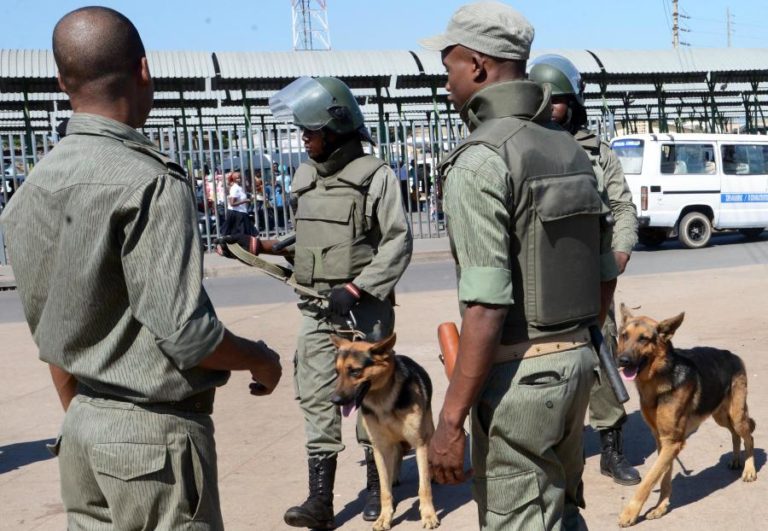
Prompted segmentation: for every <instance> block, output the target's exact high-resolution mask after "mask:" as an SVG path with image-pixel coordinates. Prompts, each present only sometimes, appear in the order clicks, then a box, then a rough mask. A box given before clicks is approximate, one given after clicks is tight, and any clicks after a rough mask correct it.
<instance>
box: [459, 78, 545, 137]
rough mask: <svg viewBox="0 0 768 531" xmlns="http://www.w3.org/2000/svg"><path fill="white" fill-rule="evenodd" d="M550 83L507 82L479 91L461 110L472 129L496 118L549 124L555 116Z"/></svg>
mask: <svg viewBox="0 0 768 531" xmlns="http://www.w3.org/2000/svg"><path fill="white" fill-rule="evenodd" d="M550 93H551V89H550V88H549V85H544V86H543V87H542V86H541V85H538V84H536V83H534V82H532V81H504V82H502V83H494V84H493V85H488V86H487V87H485V88H483V89H481V90H479V91H478V92H476V93H475V94H474V95H473V96H472V97H471V98H470V99H469V101H467V103H465V104H464V107H463V108H462V109H461V113H460V114H461V118H462V120H464V123H466V124H467V126H468V127H469V130H470V131H473V130H475V129H476V128H477V127H478V126H479V125H480V124H481V123H483V122H485V121H488V120H492V119H494V118H507V117H515V118H521V119H523V120H528V121H531V122H537V123H547V122H549V119H550V117H551V115H552V110H551V108H550V104H549V96H550Z"/></svg>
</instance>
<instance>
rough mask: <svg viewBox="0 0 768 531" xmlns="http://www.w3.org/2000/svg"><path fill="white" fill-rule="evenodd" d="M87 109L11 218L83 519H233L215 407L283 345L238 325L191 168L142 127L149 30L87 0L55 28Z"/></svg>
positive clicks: (67, 79)
mask: <svg viewBox="0 0 768 531" xmlns="http://www.w3.org/2000/svg"><path fill="white" fill-rule="evenodd" d="M53 53H54V57H55V58H56V65H57V67H58V71H59V83H60V85H61V88H62V89H63V90H64V91H65V92H66V93H67V94H68V95H69V97H70V102H71V104H72V109H73V111H74V114H73V115H72V118H71V119H70V120H69V124H68V126H67V131H66V132H67V136H66V138H64V139H63V140H61V142H59V144H58V145H57V146H56V147H55V148H54V149H53V150H52V151H51V152H50V153H49V154H48V155H46V157H45V158H44V159H42V160H41V161H40V162H39V163H38V164H37V165H36V166H35V168H34V170H33V171H32V172H31V173H30V175H29V178H28V179H27V182H26V183H25V184H24V186H23V187H22V188H21V189H20V190H19V191H18V193H17V194H16V195H15V196H14V197H13V200H12V201H11V202H10V204H9V206H8V208H7V209H6V210H5V211H4V212H3V215H2V218H0V221H1V222H2V224H3V227H4V228H5V230H6V234H7V237H8V244H9V250H10V254H11V257H12V259H13V268H14V273H15V275H16V280H17V282H18V289H19V295H20V297H21V301H22V304H23V306H24V313H25V316H26V318H27V322H28V323H29V327H30V330H31V332H32V335H33V338H34V340H35V343H36V344H37V346H38V348H39V355H40V359H42V360H43V361H45V362H47V363H49V364H50V367H51V374H52V376H53V379H54V384H55V387H56V389H57V391H58V392H59V397H60V399H61V402H62V404H63V406H64V409H65V410H66V414H65V416H64V424H63V426H62V435H61V437H60V438H59V441H58V442H57V445H56V446H55V447H54V451H55V452H56V453H57V455H58V458H59V459H58V461H59V469H60V476H61V496H62V501H63V502H64V507H65V509H66V511H67V527H68V529H162V530H176V529H192V528H193V529H199V530H214V529H216V530H218V529H223V523H222V516H221V509H220V505H219V491H218V480H217V477H216V476H217V469H216V447H215V443H214V438H213V431H214V430H213V421H212V419H211V416H210V414H211V411H212V408H213V402H214V393H215V389H216V387H217V386H220V385H224V383H226V381H227V379H228V378H229V371H230V370H238V369H239V370H250V371H251V374H252V375H253V377H254V378H255V379H256V380H257V381H258V382H254V383H252V384H251V391H252V393H253V394H259V395H262V394H268V393H270V392H272V390H273V389H274V387H275V386H276V385H277V383H278V380H279V379H280V375H281V369H280V362H279V358H278V356H277V354H276V353H275V352H273V351H272V350H270V349H269V348H268V347H267V346H266V345H265V344H264V343H263V342H253V341H249V340H247V339H245V338H240V337H236V336H234V335H232V334H231V333H230V332H229V331H227V330H226V329H225V328H224V325H223V324H222V323H221V322H220V321H219V320H218V319H217V317H216V312H215V311H214V309H213V306H212V304H211V301H210V300H209V298H208V295H207V294H206V292H205V289H204V288H203V286H202V269H203V268H202V258H203V257H202V252H201V249H200V234H199V233H198V231H197V213H196V211H195V205H194V198H193V195H192V190H191V187H190V186H189V181H188V180H187V178H186V176H185V175H184V170H183V169H182V168H181V166H179V165H178V164H176V163H175V162H173V161H172V160H171V159H169V158H168V157H166V156H165V155H163V154H162V153H160V152H159V151H157V149H156V148H155V146H154V144H153V143H152V142H150V141H149V139H147V138H146V137H145V136H144V135H142V134H141V133H139V132H138V131H137V130H136V129H135V128H137V127H141V126H142V125H143V124H144V121H145V120H146V118H147V116H148V115H149V112H150V109H151V108H152V98H153V85H152V77H151V76H150V73H149V67H148V64H147V57H146V54H145V52H144V46H143V44H142V42H141V38H140V36H139V33H138V31H137V30H136V28H135V27H134V26H133V24H132V23H131V22H130V21H129V20H128V19H127V18H126V17H124V16H123V15H121V14H120V13H118V12H116V11H114V10H112V9H108V8H103V7H86V8H82V9H78V10H75V11H73V12H71V13H69V14H67V15H65V16H64V17H63V18H62V19H61V20H60V21H59V22H58V24H57V25H56V28H55V29H54V33H53Z"/></svg>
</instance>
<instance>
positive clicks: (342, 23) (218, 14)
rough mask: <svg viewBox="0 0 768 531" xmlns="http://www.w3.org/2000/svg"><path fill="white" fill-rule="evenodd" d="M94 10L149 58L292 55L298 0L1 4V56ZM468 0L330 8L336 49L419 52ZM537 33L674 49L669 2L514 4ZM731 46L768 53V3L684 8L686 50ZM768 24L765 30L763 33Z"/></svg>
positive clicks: (36, 43) (586, 42) (539, 41)
mask: <svg viewBox="0 0 768 531" xmlns="http://www.w3.org/2000/svg"><path fill="white" fill-rule="evenodd" d="M91 3H94V4H100V5H106V6H109V7H113V8H115V9H117V10H118V11H121V12H122V13H124V14H125V15H127V16H128V17H129V18H130V19H131V20H132V21H133V22H134V24H136V26H137V27H138V28H139V32H140V33H141V35H142V38H143V39H144V43H145V45H146V47H147V48H148V49H152V50H199V51H264V50H290V49H291V47H292V40H291V9H290V0H186V1H185V0H151V1H150V0H101V1H99V0H92V2H91V1H89V0H0V21H2V22H1V23H0V48H49V47H50V36H51V31H52V29H53V26H54V25H55V23H56V21H57V20H58V19H59V18H60V17H61V16H62V15H63V14H65V13H67V12H68V11H70V10H72V9H75V8H77V7H81V6H83V5H89V4H91ZM464 3H466V0H328V19H329V24H330V27H331V43H332V46H333V48H335V49H338V50H365V49H417V47H418V39H419V38H421V37H425V36H429V35H432V34H435V33H439V32H441V31H442V30H443V29H444V28H445V25H446V23H447V22H448V19H449V18H450V15H451V13H452V12H453V11H455V9H456V8H457V7H458V6H460V5H462V4H464ZM508 3H509V4H510V5H512V6H514V7H515V8H516V9H518V10H519V11H521V12H522V13H523V14H524V15H525V16H526V17H527V18H528V19H529V20H530V21H531V23H532V24H533V25H534V27H535V28H536V38H535V40H534V43H533V45H534V48H539V49H543V48H570V49H584V48H588V49H605V48H613V49H659V48H670V47H671V30H670V27H671V24H672V23H671V11H672V9H671V1H670V0H634V1H629V0H612V1H607V0H514V1H510V2H508ZM727 7H730V9H731V13H732V14H733V20H734V24H733V37H732V42H733V46H735V47H741V48H757V47H765V46H768V37H766V36H765V35H764V33H763V32H764V29H763V28H764V27H765V22H764V21H766V20H768V1H767V0H680V8H681V12H682V13H684V14H687V15H688V16H689V17H690V18H688V19H682V20H681V26H682V27H683V28H686V29H689V30H690V31H689V32H682V33H681V41H684V42H688V43H690V44H691V45H692V46H696V47H724V46H725V45H726V42H727V41H726V8H727ZM760 22H763V24H760Z"/></svg>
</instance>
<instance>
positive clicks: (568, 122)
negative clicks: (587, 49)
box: [528, 54, 640, 485]
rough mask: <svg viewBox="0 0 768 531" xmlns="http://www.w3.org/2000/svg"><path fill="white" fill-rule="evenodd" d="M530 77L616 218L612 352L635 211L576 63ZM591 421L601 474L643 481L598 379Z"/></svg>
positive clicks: (619, 411) (609, 393) (609, 288)
mask: <svg viewBox="0 0 768 531" xmlns="http://www.w3.org/2000/svg"><path fill="white" fill-rule="evenodd" d="M528 77H529V79H530V80H531V81H535V82H536V83H539V84H542V83H547V84H548V85H549V86H550V88H551V91H552V120H553V121H554V122H556V123H558V124H560V125H561V126H562V127H563V128H564V129H565V130H566V131H568V132H569V133H571V134H572V135H573V136H574V138H575V139H576V141H577V142H578V143H579V145H580V146H581V147H582V148H584V151H586V153H587V155H588V156H589V160H590V161H592V168H593V169H594V171H595V175H596V177H597V186H598V191H599V192H600V194H601V195H602V196H603V201H604V202H606V203H607V204H608V205H609V207H610V209H611V213H612V214H613V219H614V225H613V227H611V228H610V229H609V230H608V231H607V234H608V235H609V237H610V239H611V249H612V253H611V254H610V255H608V256H607V258H608V260H610V261H614V262H615V267H613V265H614V264H613V263H609V264H604V265H603V268H602V271H603V277H602V278H601V285H602V289H601V291H602V300H601V304H602V308H601V314H600V315H601V316H605V321H604V324H603V337H605V340H606V341H607V342H608V345H609V347H610V350H611V352H612V353H614V352H615V351H616V340H617V330H616V316H615V312H614V308H613V293H614V291H615V289H616V281H617V278H618V276H619V275H620V274H622V273H623V272H624V270H625V269H626V267H627V262H629V258H630V256H631V254H632V248H633V247H634V246H635V244H636V243H637V209H636V208H635V204H634V203H633V202H632V193H631V192H630V191H629V185H628V184H627V180H626V179H625V178H624V172H623V171H622V169H621V163H620V162H619V159H618V158H617V157H616V155H615V154H614V153H613V151H611V148H610V146H609V145H608V143H607V142H603V141H601V140H600V138H599V137H597V136H596V135H595V134H594V133H592V132H591V131H590V130H589V129H587V128H586V124H587V111H586V109H585V108H584V94H583V92H584V85H583V83H582V80H581V73H580V72H579V70H578V69H577V68H576V65H574V64H573V63H572V62H571V61H569V60H568V59H567V58H565V57H563V56H561V55H554V54H548V55H542V56H539V57H537V58H536V59H535V60H534V61H532V62H531V68H530V73H529V75H528ZM589 418H590V424H591V425H592V427H593V428H594V429H595V430H596V431H597V432H598V433H599V434H600V472H601V473H602V474H603V475H606V476H609V477H611V478H613V480H614V481H615V482H616V483H618V484H620V485H636V484H637V483H640V473H639V472H638V471H637V469H635V468H634V467H632V465H630V464H629V462H628V461H627V459H626V458H625V457H624V449H623V447H624V444H623V442H622V426H623V425H624V422H625V421H626V419H627V412H626V411H625V409H624V406H623V405H622V404H621V403H620V402H619V401H618V400H617V399H616V395H615V394H614V393H613V390H612V389H611V386H610V385H608V382H607V380H606V379H605V378H599V379H598V380H597V381H595V386H594V388H593V389H592V396H591V398H590V400H589Z"/></svg>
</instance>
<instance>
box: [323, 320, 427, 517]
mask: <svg viewBox="0 0 768 531" xmlns="http://www.w3.org/2000/svg"><path fill="white" fill-rule="evenodd" d="M331 340H332V341H333V343H334V345H336V348H337V349H338V355H337V357H336V371H337V372H338V379H337V382H336V392H335V393H334V395H333V397H332V399H331V400H332V402H333V403H334V404H336V405H339V406H341V410H342V414H343V415H344V416H348V415H349V414H350V413H351V412H352V411H353V410H354V409H355V407H359V408H360V411H361V412H362V414H363V425H364V426H365V429H366V430H367V431H368V435H369V436H370V438H371V444H372V445H373V456H374V459H375V460H376V469H377V470H378V472H379V482H380V483H381V515H380V516H379V518H378V520H376V521H375V522H374V524H373V529H374V531H382V530H385V529H390V528H391V526H392V516H393V514H394V512H395V511H394V506H393V502H392V484H393V482H394V481H395V480H396V478H397V477H398V475H399V471H400V463H401V462H402V459H403V452H404V451H406V450H408V449H409V448H414V449H415V450H416V464H417V465H418V469H419V512H420V513H421V524H422V526H423V527H424V528H427V529H434V528H436V527H437V526H439V525H440V521H439V520H438V518H437V514H436V513H435V507H434V505H432V487H431V485H430V477H429V467H428V463H427V449H428V448H429V441H430V439H431V438H432V434H433V433H434V431H435V426H434V423H433V421H432V381H431V380H430V379H429V375H428V374H427V372H426V371H425V370H424V369H423V368H422V367H421V366H420V365H419V364H418V363H416V362H415V361H413V360H412V359H410V358H408V357H406V356H399V355H395V352H394V350H392V349H393V347H394V346H395V335H394V334H392V335H391V336H390V337H388V338H387V339H385V340H383V341H379V342H377V343H369V342H366V341H349V340H347V339H343V338H341V337H338V336H332V337H331Z"/></svg>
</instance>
